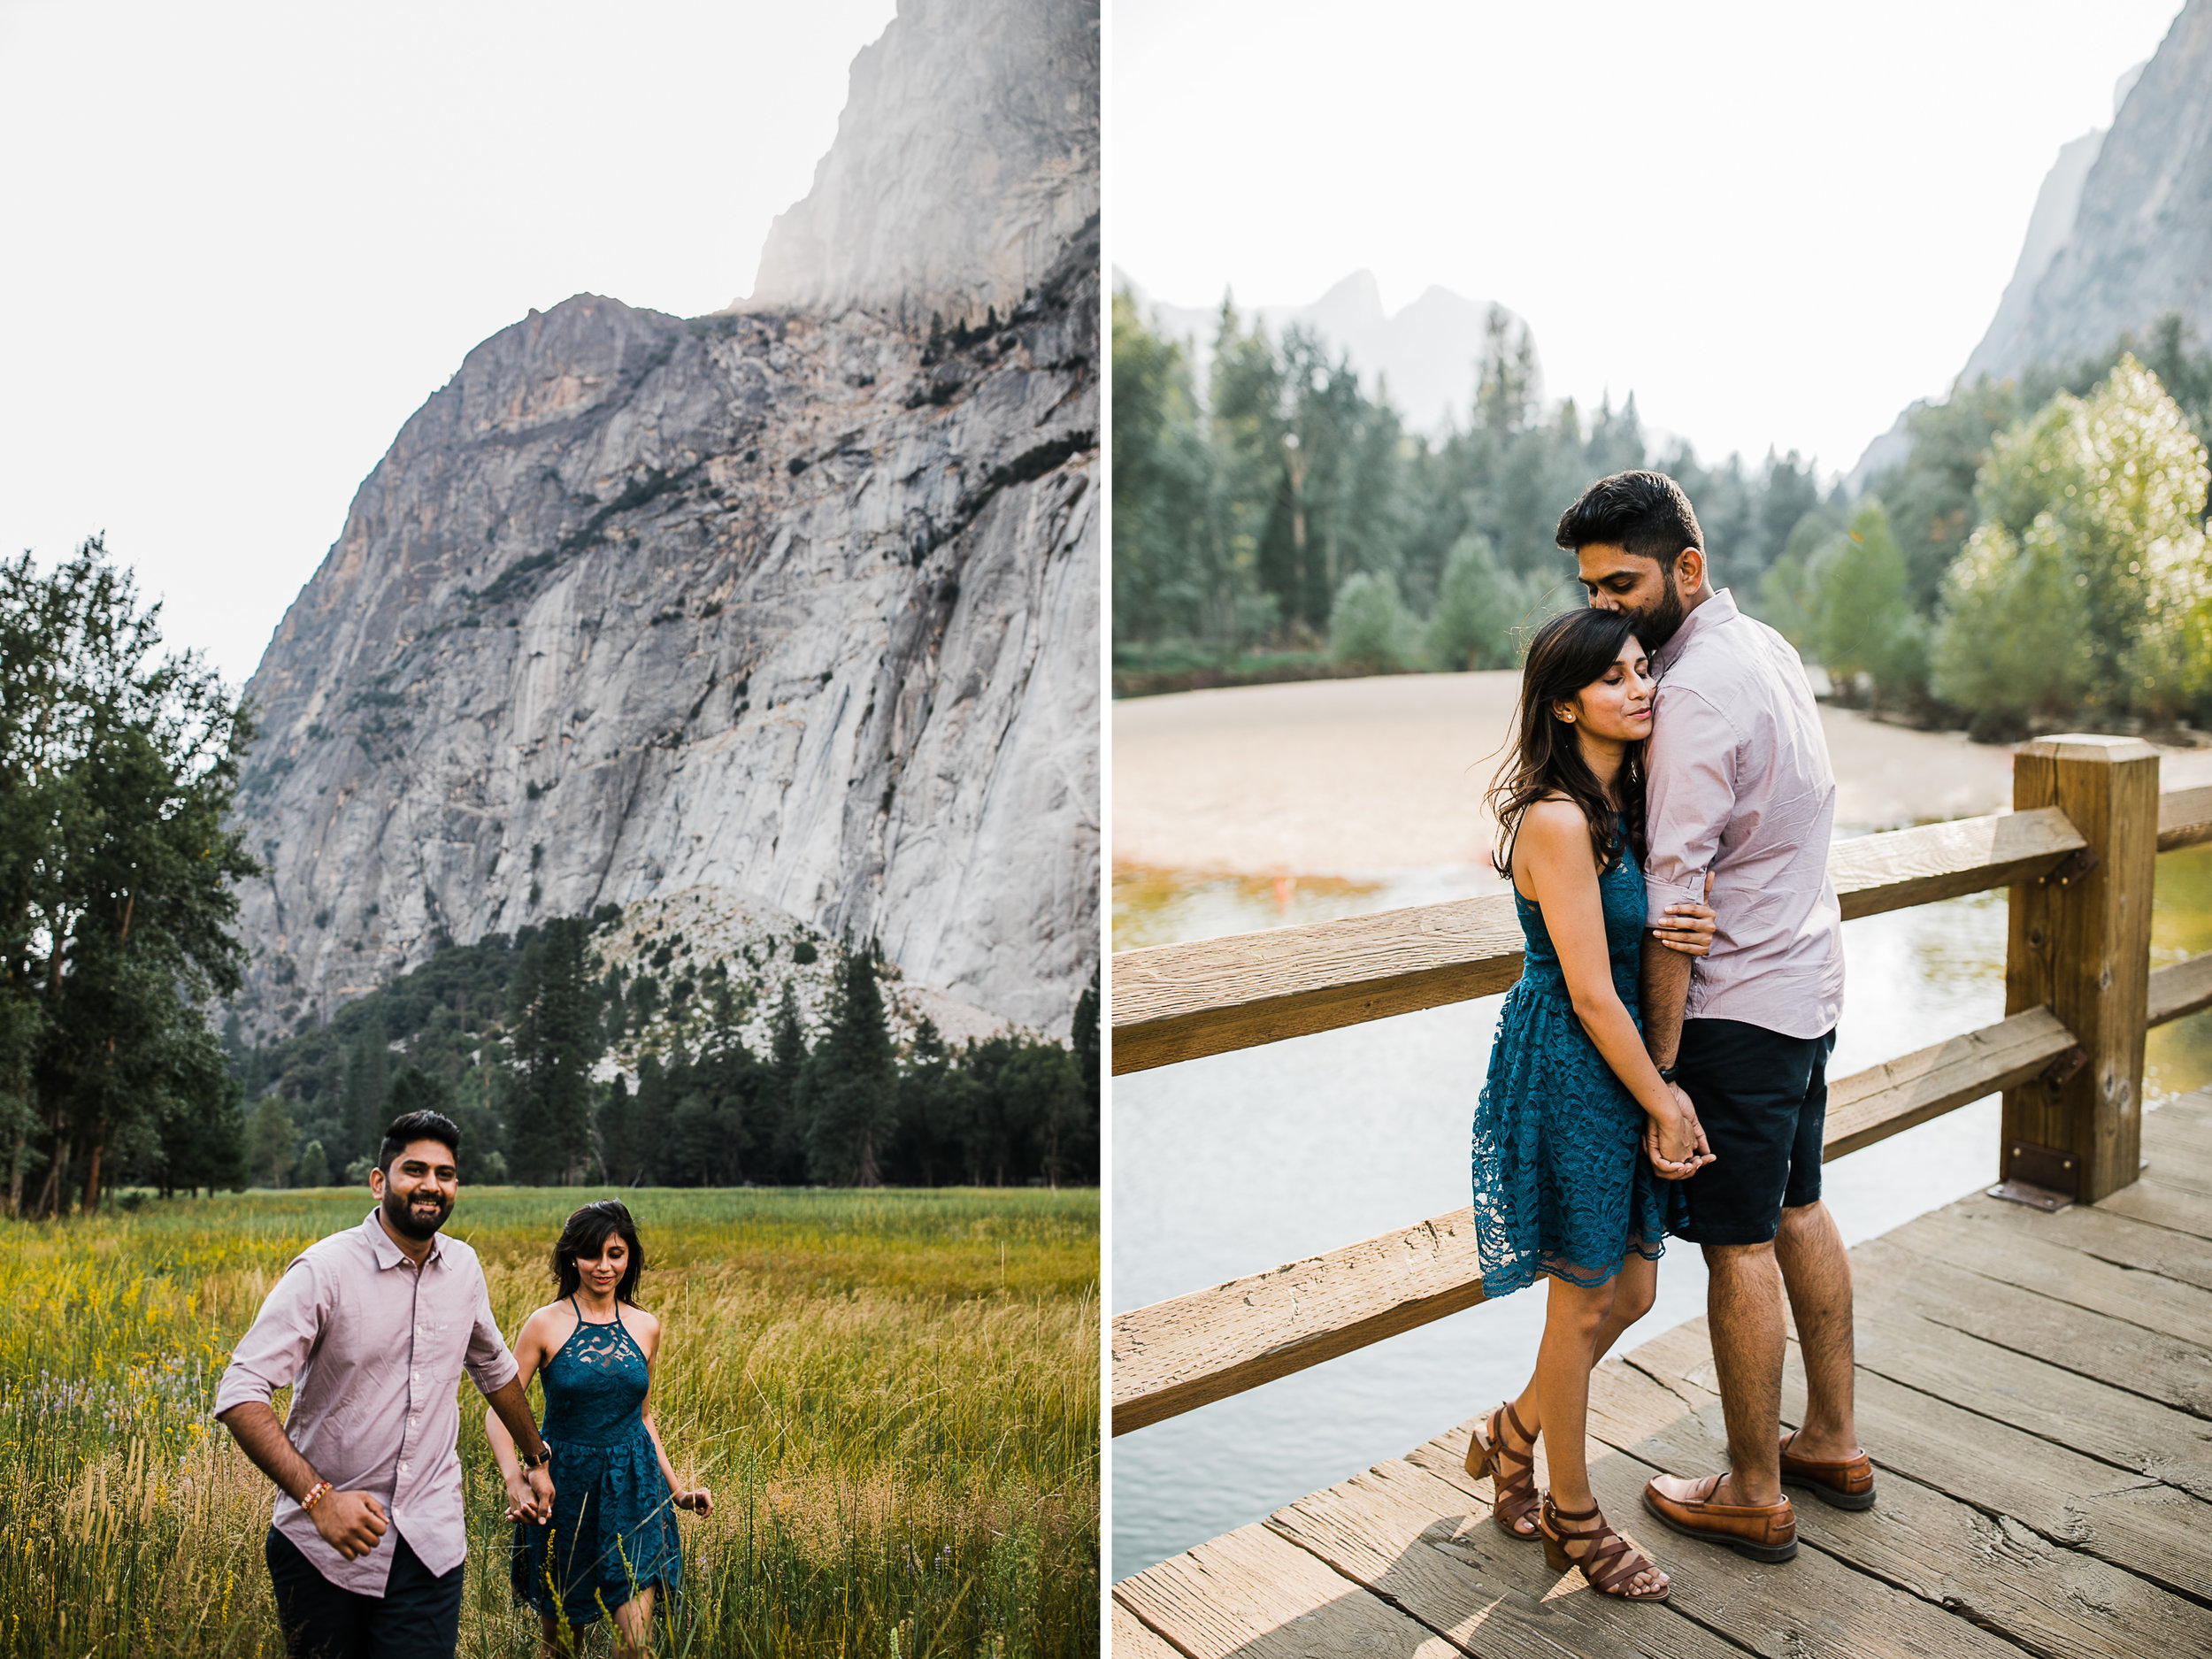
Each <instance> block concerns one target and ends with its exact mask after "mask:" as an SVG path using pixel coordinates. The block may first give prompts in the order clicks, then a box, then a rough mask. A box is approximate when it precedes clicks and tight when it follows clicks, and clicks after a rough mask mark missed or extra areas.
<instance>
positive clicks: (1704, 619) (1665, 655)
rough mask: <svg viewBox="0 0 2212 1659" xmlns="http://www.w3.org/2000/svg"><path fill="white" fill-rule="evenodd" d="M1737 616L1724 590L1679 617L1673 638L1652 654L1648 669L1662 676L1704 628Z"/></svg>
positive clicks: (1728, 594) (1729, 596)
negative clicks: (1684, 615) (1680, 624)
mask: <svg viewBox="0 0 2212 1659" xmlns="http://www.w3.org/2000/svg"><path fill="white" fill-rule="evenodd" d="M1738 615H1740V612H1739V611H1737V609H1736V601H1735V599H1734V597H1733V596H1732V595H1731V594H1730V593H1729V591H1728V589H1726V588H1722V589H1721V590H1720V591H1719V592H1718V593H1717V594H1715V595H1713V596H1712V597H1711V598H1710V599H1708V600H1707V601H1706V602H1705V603H1703V604H1701V605H1700V606H1699V607H1698V608H1697V609H1696V610H1694V611H1691V612H1690V614H1689V615H1688V616H1686V617H1685V618H1682V626H1680V627H1678V628H1677V629H1676V630H1675V631H1674V637H1673V638H1672V639H1671V640H1669V641H1667V642H1666V643H1665V644H1664V645H1663V646H1661V647H1660V648H1659V649H1657V650H1656V651H1654V652H1653V653H1652V657H1651V667H1652V672H1654V673H1655V674H1663V673H1665V672H1667V670H1669V669H1670V668H1672V667H1673V666H1674V664H1675V659H1676V658H1678V657H1680V656H1681V655H1682V653H1683V652H1684V651H1685V650H1686V649H1688V647H1689V643H1690V641H1692V640H1693V639H1694V638H1696V637H1697V635H1698V634H1700V633H1701V632H1704V631H1706V630H1708V629H1711V628H1717V627H1719V626H1721V625H1722V624H1724V623H1727V622H1733V621H1734V620H1735V619H1736V618H1737V617H1738Z"/></svg>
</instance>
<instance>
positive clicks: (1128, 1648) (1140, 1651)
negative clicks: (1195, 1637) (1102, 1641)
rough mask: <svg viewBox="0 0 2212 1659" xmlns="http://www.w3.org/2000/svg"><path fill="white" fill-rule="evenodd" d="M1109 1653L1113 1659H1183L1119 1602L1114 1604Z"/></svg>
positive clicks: (1176, 1650)
mask: <svg viewBox="0 0 2212 1659" xmlns="http://www.w3.org/2000/svg"><path fill="white" fill-rule="evenodd" d="M1112 1628H1113V1638H1112V1647H1111V1651H1112V1653H1113V1655H1114V1659H1183V1655H1182V1654H1181V1653H1180V1652H1179V1650H1178V1649H1176V1648H1174V1647H1170V1646H1169V1645H1168V1643H1167V1642H1166V1640H1164V1639H1163V1638H1162V1637H1161V1635H1160V1634H1159V1632H1156V1631H1155V1630H1152V1629H1150V1628H1149V1627H1148V1626H1147V1625H1146V1624H1144V1623H1143V1622H1142V1621H1141V1619H1139V1618H1138V1617H1137V1616H1136V1615H1135V1614H1134V1613H1132V1612H1131V1611H1130V1610H1129V1609H1127V1608H1125V1607H1124V1606H1123V1605H1122V1604H1121V1603H1120V1602H1118V1601H1117V1602H1115V1603H1114V1619H1113V1626H1112Z"/></svg>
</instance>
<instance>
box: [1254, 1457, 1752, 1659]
mask: <svg viewBox="0 0 2212 1659" xmlns="http://www.w3.org/2000/svg"><path fill="white" fill-rule="evenodd" d="M1267 1524H1268V1525H1269V1527H1270V1528H1271V1529H1272V1530H1273V1531H1275V1532H1279V1533H1280V1534H1281V1535H1282V1536H1283V1537H1285V1538H1286V1539H1288V1540H1291V1541H1292V1542H1294V1543H1295V1544H1296V1545H1298V1546H1299V1548H1302V1549H1304V1550H1306V1551H1307V1552H1308V1553H1310V1554H1311V1555H1316V1556H1318V1557H1319V1558H1320V1559H1321V1560H1323V1561H1325V1562H1326V1563H1328V1564H1329V1565H1330V1566H1331V1567H1333V1568H1334V1569H1335V1570H1336V1571H1338V1572H1340V1573H1342V1574H1343V1575H1344V1576H1345V1577H1346V1578H1350V1579H1353V1580H1354V1581H1356V1582H1357V1583H1359V1584H1363V1585H1364V1586H1367V1588H1368V1589H1370V1590H1371V1591H1373V1592H1374V1593H1375V1594H1377V1595H1379V1596H1381V1597H1383V1598H1385V1599H1386V1600H1387V1601H1392V1602H1394V1603H1395V1604H1396V1605H1397V1606H1399V1607H1401V1608H1402V1609H1405V1610H1406V1611H1407V1612H1408V1613H1410V1614H1411V1615H1412V1616H1413V1617H1415V1618H1417V1619H1419V1620H1420V1621H1421V1622H1422V1623H1423V1624H1426V1625H1428V1626H1429V1627H1430V1628H1431V1629H1432V1630H1435V1631H1438V1632H1440V1633H1442V1634H1443V1635H1445V1636H1447V1637H1448V1638H1449V1639H1450V1640H1452V1641H1453V1642H1454V1643H1455V1644H1456V1645H1457V1646H1459V1647H1463V1648H1464V1649H1466V1650H1467V1651H1468V1652H1470V1653H1477V1654H1480V1655H1484V1659H1565V1656H1566V1655H1580V1656H1583V1659H1631V1656H1632V1655H1638V1654H1644V1655H1668V1656H1669V1659H1676V1656H1679V1659H1690V1655H1710V1656H1711V1659H1722V1655H1730V1656H1731V1659H1732V1649H1730V1648H1729V1647H1728V1645H1727V1644H1726V1643H1724V1642H1723V1641H1721V1640H1719V1639H1718V1638H1717V1637H1715V1636H1713V1635H1712V1634H1711V1633H1710V1632H1707V1631H1704V1630H1701V1629H1700V1628H1699V1627H1698V1626H1697V1625H1695V1624H1691V1623H1690V1622H1689V1621H1687V1620H1686V1619H1683V1618H1680V1617H1671V1616H1666V1615H1662V1616H1661V1617H1657V1618H1654V1617H1650V1613H1651V1609H1644V1608H1639V1609H1632V1617H1631V1618H1630V1619H1629V1620H1627V1621H1623V1620H1622V1619H1620V1618H1619V1617H1618V1616H1617V1615H1615V1616H1614V1617H1607V1615H1606V1611H1605V1609H1600V1608H1598V1607H1596V1606H1595V1605H1594V1600H1595V1598H1592V1597H1586V1596H1572V1595H1558V1596H1554V1595H1553V1594H1552V1592H1553V1591H1554V1590H1555V1588H1556V1587H1557V1579H1556V1575H1555V1574H1554V1573H1552V1572H1551V1571H1549V1570H1548V1568H1546V1566H1545V1565H1544V1555H1543V1550H1542V1548H1540V1546H1537V1545H1533V1544H1530V1543H1526V1542H1517V1541H1515V1540H1511V1539H1509V1538H1506V1537H1505V1536H1504V1535H1503V1534H1502V1533H1501V1532H1499V1531H1498V1529H1497V1528H1496V1527H1495V1526H1494V1525H1491V1522H1490V1512H1489V1509H1488V1508H1487V1506H1486V1505H1484V1504H1481V1503H1478V1502H1472V1501H1471V1500H1470V1499H1469V1498H1468V1496H1467V1494H1464V1493H1463V1492H1461V1491H1460V1490H1459V1489H1458V1488H1456V1487H1455V1486H1451V1485H1450V1484H1448V1482H1445V1481H1442V1480H1439V1479H1437V1478H1436V1477H1435V1476H1433V1475H1431V1474H1429V1473H1427V1472H1426V1471H1423V1470H1419V1469H1417V1468H1415V1467H1414V1466H1413V1465H1412V1464H1410V1463H1403V1462H1401V1461H1397V1460H1393V1461H1391V1462H1388V1463H1379V1464H1377V1465H1376V1466H1375V1467H1374V1468H1373V1469H1371V1470H1369V1471H1367V1472H1366V1473H1364V1474H1360V1475H1355V1476H1353V1477H1352V1479H1349V1480H1347V1481H1344V1482H1341V1483H1340V1484H1339V1485H1337V1486H1332V1487H1330V1488H1329V1489H1328V1490H1327V1491H1325V1492H1317V1493H1314V1494H1311V1495H1310V1496H1309V1497H1305V1498H1301V1499H1300V1500H1299V1501H1298V1502H1296V1503H1293V1504H1288V1505H1286V1506H1285V1507H1284V1508H1282V1509H1279V1510H1277V1511H1276V1512H1275V1513H1274V1515H1272V1516H1271V1517H1269V1519H1268V1523H1267ZM1654 1627H1656V1628H1654Z"/></svg>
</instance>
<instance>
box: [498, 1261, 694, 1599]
mask: <svg viewBox="0 0 2212 1659" xmlns="http://www.w3.org/2000/svg"><path fill="white" fill-rule="evenodd" d="M568 1304H569V1306H570V1307H571V1308H572V1309H573V1310H575V1313H576V1328H575V1329H574V1330H573V1331H572V1332H570V1333H569V1336H568V1340H566V1341H565V1342H564V1343H562V1344H561V1346H560V1347H559V1348H557V1349H556V1350H555V1352H554V1355H553V1357H552V1358H550V1359H549V1360H548V1361H546V1363H545V1370H544V1371H543V1372H542V1373H541V1378H542V1380H543V1382H544V1385H545V1427H544V1431H543V1436H544V1440H545V1442H546V1445H547V1446H548V1447H549V1448H551V1450H552V1453H553V1461H552V1464H551V1466H550V1468H551V1473H552V1476H553V1515H552V1518H551V1520H550V1521H549V1522H546V1523H544V1524H539V1523H535V1522H531V1521H518V1522H516V1523H515V1542H514V1550H513V1555H512V1560H511V1568H512V1574H513V1579H514V1589H515V1600H516V1601H518V1602H519V1603H523V1604H526V1605H527V1606H530V1607H534V1608H535V1609H537V1610H538V1611H539V1612H541V1613H546V1614H553V1613H559V1614H561V1615H563V1616H565V1617H566V1618H567V1620H568V1622H569V1623H570V1624H575V1625H581V1624H591V1623H593V1622H594V1621H595V1620H596V1619H598V1618H599V1617H601V1615H602V1614H611V1613H612V1612H613V1611H614V1609H617V1608H618V1607H620V1606H621V1605H622V1604H623V1603H624V1602H625V1601H629V1600H630V1599H631V1598H632V1597H634V1596H635V1595H636V1594H637V1593H638V1592H639V1591H640V1590H643V1589H647V1588H649V1587H650V1586H655V1585H658V1586H662V1587H663V1589H664V1591H665V1592H666V1593H667V1594H670V1595H675V1594H678V1593H679V1592H680V1590H681V1587H682V1578H683V1552H682V1547H681V1546H680V1543H679V1542H678V1540H677V1536H676V1516H675V1500H674V1495H673V1494H672V1493H671V1492H670V1491H669V1489H668V1482H667V1480H666V1479H664V1478H663V1476H662V1474H661V1471H660V1459H659V1458H658V1457H657V1455H655V1453H654V1450H653V1437H652V1436H651V1435H650V1434H649V1433H647V1432H646V1429H645V1417H644V1404H645V1393H646V1387H647V1385H648V1383H649V1381H650V1373H649V1371H648V1369H647V1366H646V1361H645V1350H644V1349H643V1348H640V1347H639V1346H638V1343H637V1340H636V1339H635V1338H634V1337H633V1336H632V1335H631V1334H630V1332H629V1327H628V1326H626V1325H624V1324H623V1323H622V1308H621V1305H620V1304H619V1303H617V1304H616V1306H615V1310H614V1317H613V1318H612V1319H611V1320H609V1321H608V1322H607V1323H605V1324H603V1325H594V1324H592V1323H590V1322H589V1321H588V1320H586V1319H585V1317H584V1310H582V1309H581V1308H579V1307H577V1306H576V1298H575V1297H574V1296H571V1297H570V1298H569V1299H568Z"/></svg>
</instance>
